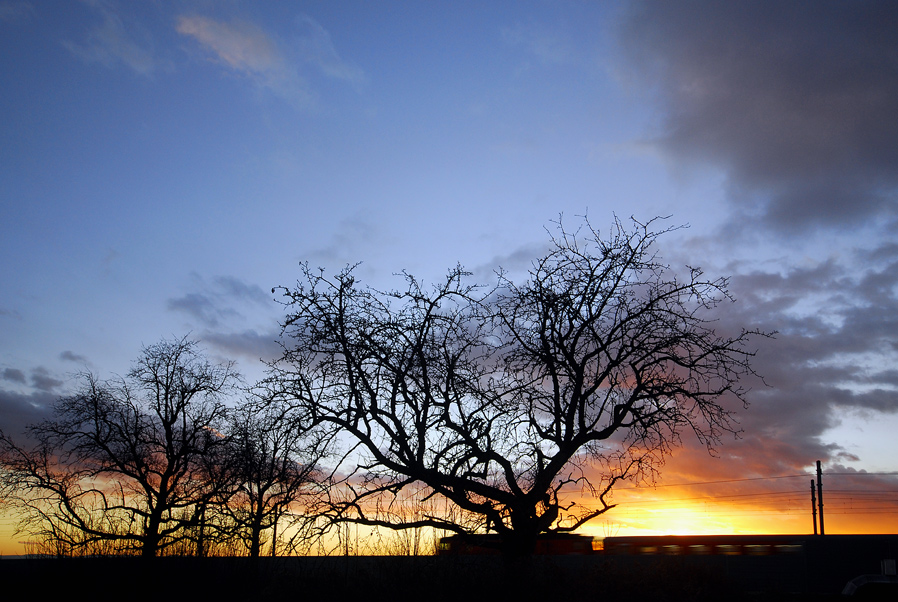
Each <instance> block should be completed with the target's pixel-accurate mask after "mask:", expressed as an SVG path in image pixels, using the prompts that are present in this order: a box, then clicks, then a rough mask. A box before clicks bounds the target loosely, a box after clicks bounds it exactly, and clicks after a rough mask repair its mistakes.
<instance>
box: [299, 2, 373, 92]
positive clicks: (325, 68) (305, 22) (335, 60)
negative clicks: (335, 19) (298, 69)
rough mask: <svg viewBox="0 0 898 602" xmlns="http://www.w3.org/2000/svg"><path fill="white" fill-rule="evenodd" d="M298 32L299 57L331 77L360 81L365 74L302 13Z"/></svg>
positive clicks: (318, 25)
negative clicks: (339, 51) (340, 52)
mask: <svg viewBox="0 0 898 602" xmlns="http://www.w3.org/2000/svg"><path fill="white" fill-rule="evenodd" d="M297 21H298V25H299V28H300V34H299V37H298V38H297V43H296V46H297V49H298V52H299V57H300V58H301V59H302V60H303V61H305V62H307V63H310V64H312V65H313V66H314V67H316V68H317V69H318V70H319V71H321V73H323V74H324V75H326V76H327V77H330V78H333V79H339V80H343V81H346V82H351V83H356V84H358V83H361V82H363V81H364V80H365V74H364V72H363V71H362V70H361V68H359V67H358V66H357V65H354V64H353V63H350V62H348V61H346V60H345V59H343V58H342V57H341V56H340V54H339V53H338V52H337V49H336V48H335V47H334V43H333V40H331V35H330V33H328V31H327V30H326V29H324V27H322V26H321V25H320V24H319V23H318V22H317V21H315V20H314V19H312V18H311V17H309V16H308V15H303V16H301V17H299V19H298V20H297Z"/></svg>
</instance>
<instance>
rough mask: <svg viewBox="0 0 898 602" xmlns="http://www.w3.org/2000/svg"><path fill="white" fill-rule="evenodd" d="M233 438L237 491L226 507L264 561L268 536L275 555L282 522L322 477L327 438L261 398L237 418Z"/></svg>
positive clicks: (231, 464)
mask: <svg viewBox="0 0 898 602" xmlns="http://www.w3.org/2000/svg"><path fill="white" fill-rule="evenodd" d="M229 434H230V439H231V441H230V451H229V456H228V465H229V469H230V470H231V471H233V476H234V479H233V482H234V487H235V489H234V491H233V492H232V494H231V495H230V496H229V498H228V500H227V503H226V504H223V505H221V507H220V508H221V509H222V510H223V511H224V512H225V513H226V514H227V516H228V517H229V518H230V521H229V522H230V523H231V524H233V525H234V526H235V527H236V532H237V536H238V538H239V539H240V540H241V541H242V542H243V544H244V545H245V546H246V548H247V550H248V551H249V554H250V556H251V557H253V558H258V557H259V554H260V551H261V544H262V536H263V532H265V531H267V530H271V531H272V533H271V555H272V556H274V555H275V554H276V549H277V527H278V521H279V520H280V519H281V517H283V516H284V514H285V513H287V511H288V509H289V508H290V506H291V505H294V504H295V503H297V502H298V501H299V500H300V499H301V498H302V497H303V496H304V495H308V494H310V493H311V491H310V489H311V487H312V486H313V485H314V484H315V481H316V479H317V478H318V477H319V471H318V461H319V460H320V458H321V454H323V453H324V452H325V451H326V449H327V445H326V443H325V442H324V441H323V440H322V439H321V438H320V437H319V436H318V435H319V434H323V433H320V432H312V431H310V430H309V429H308V424H307V421H304V420H302V416H300V415H299V414H298V413H297V412H296V411H295V408H292V407H290V406H289V405H287V404H285V403H282V402H280V401H279V400H277V399H271V398H266V397H264V396H261V397H255V398H252V399H249V400H248V401H246V402H245V403H244V404H243V405H242V406H241V407H240V408H238V410H237V411H235V412H234V413H233V415H232V420H231V426H230V431H229Z"/></svg>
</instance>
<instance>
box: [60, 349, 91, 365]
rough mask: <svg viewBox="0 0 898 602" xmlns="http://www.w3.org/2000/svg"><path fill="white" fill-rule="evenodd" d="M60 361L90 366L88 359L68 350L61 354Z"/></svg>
mask: <svg viewBox="0 0 898 602" xmlns="http://www.w3.org/2000/svg"><path fill="white" fill-rule="evenodd" d="M59 359H61V360H64V361H67V362H75V363H78V364H88V363H89V362H88V361H87V358H86V357H84V356H83V355H79V354H77V353H75V352H74V351H69V350H66V351H63V352H62V353H60V354H59Z"/></svg>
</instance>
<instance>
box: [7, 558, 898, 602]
mask: <svg viewBox="0 0 898 602" xmlns="http://www.w3.org/2000/svg"><path fill="white" fill-rule="evenodd" d="M779 560H782V559H777V558H775V557H768V558H742V559H737V560H734V559H733V558H726V557H705V558H704V559H702V560H700V561H698V559H695V558H693V559H690V558H684V557H651V558H648V557H603V556H579V557H577V556H554V557H553V556H548V557H535V558H532V559H530V560H528V561H505V560H503V559H501V558H498V557H483V556H479V557H478V556H468V557H432V556H431V557H348V558H345V557H326V558H323V557H306V558H274V559H272V558H263V559H261V560H260V562H259V563H258V564H253V563H252V562H251V561H250V560H249V559H246V558H205V559H203V558H156V559H151V560H149V561H145V560H142V559H139V558H105V559H102V558H72V559H0V583H2V585H3V591H4V592H7V593H12V592H17V591H18V592H23V593H27V594H32V595H29V596H28V597H29V598H33V599H42V600H48V599H50V600H52V599H56V600H64V599H69V598H70V597H71V594H72V592H73V591H80V592H83V593H84V594H86V598H87V599H89V600H143V599H150V598H154V599H157V600H166V601H168V600H190V599H198V600H203V599H211V598H218V599H224V600H234V599H241V598H242V599H251V600H257V599H268V600H272V599H273V600H291V601H292V600H321V599H327V600H357V601H360V602H361V601H365V602H367V601H373V600H422V601H442V600H464V601H465V602H468V601H471V602H474V601H477V600H490V601H502V602H504V601H507V600H515V599H517V600H541V601H551V600H562V601H567V600H624V601H627V602H631V601H632V602H635V601H640V602H641V601H651V602H665V601H671V602H680V601H687V600H688V601H699V602H700V601H704V600H709V601H710V600H714V601H717V600H732V601H747V602H754V601H761V600H763V601H767V600H784V601H794V602H810V601H815V602H816V601H824V600H851V599H852V598H843V597H842V596H841V595H840V592H841V588H842V587H843V586H844V583H846V582H847V580H845V579H844V578H843V577H841V576H838V575H835V574H832V573H833V571H825V572H826V573H829V574H830V577H831V578H830V579H820V578H819V577H820V576H819V575H816V574H814V571H810V572H809V571H808V567H807V566H803V564H805V559H803V558H798V559H786V560H787V561H788V560H791V561H792V564H791V565H790V564H786V565H783V564H775V563H771V562H770V561H779ZM745 561H749V562H747V563H746V562H745ZM755 561H757V562H755ZM809 576H810V577H811V580H810V581H808V577H809ZM19 586H21V587H19ZM859 593H863V592H859ZM870 593H873V592H870ZM27 594H26V595H27ZM79 597H80V596H79ZM7 599H22V598H21V597H20V596H12V597H11V598H7ZM855 599H856V598H855ZM876 599H884V600H898V596H896V595H895V592H894V591H886V592H883V593H881V597H878V598H876Z"/></svg>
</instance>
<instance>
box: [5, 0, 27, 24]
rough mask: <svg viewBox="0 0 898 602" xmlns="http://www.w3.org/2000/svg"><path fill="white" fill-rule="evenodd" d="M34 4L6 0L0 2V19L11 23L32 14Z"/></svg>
mask: <svg viewBox="0 0 898 602" xmlns="http://www.w3.org/2000/svg"><path fill="white" fill-rule="evenodd" d="M34 14H35V11H34V6H33V5H32V4H31V3H30V2H18V1H13V0H8V1H6V2H0V21H5V22H7V23H12V22H15V21H23V20H25V19H28V18H30V17H32V16H34Z"/></svg>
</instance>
